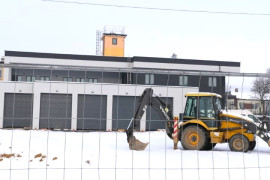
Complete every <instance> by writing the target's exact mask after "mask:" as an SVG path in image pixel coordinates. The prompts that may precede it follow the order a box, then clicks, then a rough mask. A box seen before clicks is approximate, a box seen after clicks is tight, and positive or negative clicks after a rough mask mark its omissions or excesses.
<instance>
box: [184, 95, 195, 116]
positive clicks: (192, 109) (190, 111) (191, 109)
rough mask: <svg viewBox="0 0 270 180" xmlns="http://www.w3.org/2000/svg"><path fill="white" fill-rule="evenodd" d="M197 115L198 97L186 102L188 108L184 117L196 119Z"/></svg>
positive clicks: (188, 99)
mask: <svg viewBox="0 0 270 180" xmlns="http://www.w3.org/2000/svg"><path fill="white" fill-rule="evenodd" d="M196 114H197V98H196V97H188V98H187V102H186V108H185V112H184V116H185V117H188V118H191V117H192V118H195V117H196Z"/></svg>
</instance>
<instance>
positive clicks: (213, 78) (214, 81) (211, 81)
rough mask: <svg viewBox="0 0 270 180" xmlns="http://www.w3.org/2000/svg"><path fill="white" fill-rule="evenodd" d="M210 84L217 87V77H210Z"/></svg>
mask: <svg viewBox="0 0 270 180" xmlns="http://www.w3.org/2000/svg"><path fill="white" fill-rule="evenodd" d="M208 86H209V87H217V77H208Z"/></svg>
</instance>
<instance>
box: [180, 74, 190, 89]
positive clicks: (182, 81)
mask: <svg viewBox="0 0 270 180" xmlns="http://www.w3.org/2000/svg"><path fill="white" fill-rule="evenodd" d="M187 85H188V76H183V75H181V76H179V86H187Z"/></svg>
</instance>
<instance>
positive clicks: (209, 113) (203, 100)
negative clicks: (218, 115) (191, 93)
mask: <svg viewBox="0 0 270 180" xmlns="http://www.w3.org/2000/svg"><path fill="white" fill-rule="evenodd" d="M199 107H200V109H199V117H200V118H205V119H213V118H215V111H214V106H213V97H212V96H207V97H200V102H199Z"/></svg>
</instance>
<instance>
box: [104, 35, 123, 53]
mask: <svg viewBox="0 0 270 180" xmlns="http://www.w3.org/2000/svg"><path fill="white" fill-rule="evenodd" d="M126 36H127V35H126V34H118V33H103V37H102V40H103V56H117V57H124V47H125V38H126Z"/></svg>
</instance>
